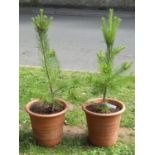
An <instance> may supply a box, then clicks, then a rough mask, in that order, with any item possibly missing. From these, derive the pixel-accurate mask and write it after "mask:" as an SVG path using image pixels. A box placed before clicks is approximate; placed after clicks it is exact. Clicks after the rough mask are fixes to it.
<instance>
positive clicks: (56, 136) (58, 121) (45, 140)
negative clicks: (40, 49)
mask: <svg viewBox="0 0 155 155" xmlns="http://www.w3.org/2000/svg"><path fill="white" fill-rule="evenodd" d="M37 102H39V100H32V101H30V102H29V103H28V104H27V105H26V111H27V112H28V113H29V115H30V119H31V125H32V129H33V134H34V137H35V139H36V143H37V144H39V145H43V146H49V147H53V146H55V145H56V144H58V143H59V142H60V141H61V137H62V135H63V124H64V115H65V112H66V111H67V109H68V105H67V103H66V102H65V101H63V100H60V99H59V102H60V103H61V104H63V105H64V110H63V111H61V112H58V113H55V114H37V113H33V112H32V111H30V107H31V105H32V104H34V103H37Z"/></svg>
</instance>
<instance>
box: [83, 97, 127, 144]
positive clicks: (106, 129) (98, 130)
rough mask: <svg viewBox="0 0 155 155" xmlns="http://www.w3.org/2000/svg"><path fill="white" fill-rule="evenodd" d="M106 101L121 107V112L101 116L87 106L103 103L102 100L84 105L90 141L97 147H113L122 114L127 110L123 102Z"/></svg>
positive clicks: (90, 101)
mask: <svg viewBox="0 0 155 155" xmlns="http://www.w3.org/2000/svg"><path fill="white" fill-rule="evenodd" d="M106 101H107V102H109V103H112V104H115V105H117V106H119V107H120V109H121V110H120V111H118V112H115V113H108V114H101V113H95V112H92V111H89V110H88V109H87V106H88V105H90V104H92V103H102V102H103V99H102V98H96V99H92V100H89V101H87V102H85V103H84V104H83V105H82V109H83V110H84V112H85V114H86V119H87V126H88V138H89V141H90V142H91V143H92V144H94V145H96V146H111V145H113V144H115V143H116V141H117V138H118V130H119V126H120V119H121V114H122V113H123V112H124V110H125V105H124V104H123V103H122V102H121V101H118V100H114V99H110V98H109V99H106Z"/></svg>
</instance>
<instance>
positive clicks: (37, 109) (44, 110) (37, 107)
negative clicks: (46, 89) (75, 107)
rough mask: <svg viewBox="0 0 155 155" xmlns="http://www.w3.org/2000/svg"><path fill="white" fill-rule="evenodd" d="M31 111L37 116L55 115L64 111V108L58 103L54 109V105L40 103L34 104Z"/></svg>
mask: <svg viewBox="0 0 155 155" xmlns="http://www.w3.org/2000/svg"><path fill="white" fill-rule="evenodd" d="M30 110H31V111H32V112H34V113H37V114H55V113H58V112H60V111H62V110H64V106H63V105H61V104H58V103H57V104H55V105H54V109H52V104H48V103H41V102H40V103H35V104H33V105H32V106H31V107H30Z"/></svg>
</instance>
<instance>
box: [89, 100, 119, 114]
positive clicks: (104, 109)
mask: <svg viewBox="0 0 155 155" xmlns="http://www.w3.org/2000/svg"><path fill="white" fill-rule="evenodd" d="M86 108H87V109H88V110H89V111H92V112H96V113H115V112H118V111H120V110H121V108H120V107H119V106H117V105H115V104H112V103H107V102H106V103H93V104H91V105H88V106H87V107H86Z"/></svg>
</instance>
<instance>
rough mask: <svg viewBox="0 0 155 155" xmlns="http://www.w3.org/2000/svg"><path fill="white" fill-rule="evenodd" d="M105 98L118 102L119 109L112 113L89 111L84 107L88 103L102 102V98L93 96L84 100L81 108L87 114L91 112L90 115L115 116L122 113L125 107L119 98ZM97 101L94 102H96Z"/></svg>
mask: <svg viewBox="0 0 155 155" xmlns="http://www.w3.org/2000/svg"><path fill="white" fill-rule="evenodd" d="M105 100H106V101H111V102H115V103H117V104H119V105H120V106H121V110H119V111H117V112H114V113H107V114H105V113H103V114H102V113H96V112H92V111H90V110H88V109H87V108H86V107H87V106H88V105H91V104H93V103H96V102H97V103H100V102H102V101H103V99H102V98H93V99H90V100H88V101H86V102H85V103H84V104H83V105H82V110H83V111H85V112H86V113H88V114H91V115H95V116H105V117H108V116H116V115H119V114H121V113H123V112H124V111H125V109H126V107H125V104H124V103H123V102H122V101H119V100H117V99H112V98H107V99H105ZM97 103H96V104H97Z"/></svg>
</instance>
